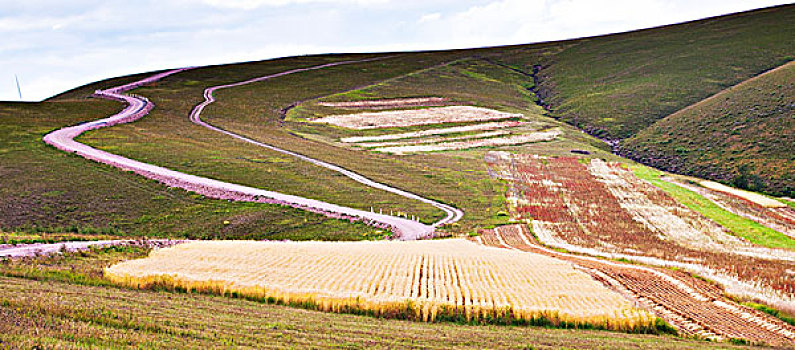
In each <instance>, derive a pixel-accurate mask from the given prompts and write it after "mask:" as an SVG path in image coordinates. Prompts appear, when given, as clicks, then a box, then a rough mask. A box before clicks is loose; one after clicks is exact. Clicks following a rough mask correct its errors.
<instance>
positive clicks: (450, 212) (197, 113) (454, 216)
mask: <svg viewBox="0 0 795 350" xmlns="http://www.w3.org/2000/svg"><path fill="white" fill-rule="evenodd" d="M384 58H388V57H377V58H371V59H365V60H356V61H342V62H334V63H328V64H323V65H319V66H313V67H308V68H299V69H293V70H288V71H284V72H281V73H276V74H271V75H266V76H261V77H257V78H253V79H249V80H245V81H241V82H237V83H232V84H225V85H217V86H212V87H209V88H207V89H205V90H204V101H203V102H202V103H200V104H198V105H197V106H196V107H194V108H193V110H192V111H191V113H190V120H191V121H192V122H193V123H195V124H198V125H201V126H203V127H206V128H208V129H210V130H213V131H217V132H220V133H223V134H226V135H228V136H231V137H234V138H236V139H238V140H241V141H245V142H248V143H251V144H253V145H257V146H259V147H264V148H267V149H269V150H272V151H276V152H279V153H282V154H286V155H289V156H292V157H295V158H298V159H301V160H303V161H307V162H309V163H312V164H314V165H317V166H321V167H324V168H326V169H329V170H332V171H336V172H338V173H340V174H342V175H345V176H347V177H348V178H350V179H352V180H354V181H356V182H359V183H361V184H364V185H367V186H370V187H373V188H377V189H379V190H383V191H387V192H391V193H394V194H397V195H399V196H402V197H406V198H409V199H413V200H417V201H420V202H423V203H427V204H430V205H432V206H434V207H436V208H438V209H441V210H442V211H444V212H445V214H446V216H445V217H444V218H443V219H441V220H439V221H437V222H435V223H434V224H433V225H431V226H432V227H433V228H435V227H438V226H439V225H444V224H451V223H454V222H457V221H458V220H461V218H462V217H463V216H464V212H463V211H461V210H460V209H457V208H454V207H452V206H450V205H447V204H444V203H440V202H437V201H434V200H431V199H428V198H425V197H421V196H419V195H417V194H414V193H411V192H407V191H404V190H401V189H398V188H394V187H391V186H388V185H385V184H382V183H380V182H376V181H373V180H371V179H369V178H367V177H364V176H362V175H360V174H358V173H355V172H353V171H350V170H348V169H345V168H342V167H340V166H337V165H334V164H331V163H327V162H324V161H322V160H318V159H314V158H310V157H307V156H305V155H302V154H299V153H295V152H292V151H288V150H285V149H281V148H278V147H275V146H272V145H269V144H265V143H262V142H259V141H256V140H253V139H250V138H248V137H245V136H242V135H239V134H236V133H233V132H231V131H228V130H224V129H222V128H219V127H217V126H214V125H211V124H209V123H207V122H205V121H203V120H201V113H202V111H204V108H205V107H207V106H209V105H210V104H212V103H213V102H215V97H214V96H213V93H214V92H215V91H217V90H220V89H226V88H231V87H237V86H241V85H246V84H251V83H255V82H260V81H265V80H268V79H272V78H277V77H281V76H285V75H289V74H294V73H300V72H306V71H310V70H317V69H323V68H328V67H333V66H339V65H344V64H353V63H362V62H368V61H375V60H380V59H384ZM416 238H418V237H415V238H411V239H416Z"/></svg>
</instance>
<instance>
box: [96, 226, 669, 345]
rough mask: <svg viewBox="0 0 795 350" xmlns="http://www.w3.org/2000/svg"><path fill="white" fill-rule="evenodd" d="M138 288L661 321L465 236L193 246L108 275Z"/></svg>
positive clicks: (515, 317) (579, 278)
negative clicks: (453, 237)
mask: <svg viewBox="0 0 795 350" xmlns="http://www.w3.org/2000/svg"><path fill="white" fill-rule="evenodd" d="M105 275H106V276H107V277H108V278H109V279H111V280H112V281H114V282H116V283H118V284H122V285H126V286H131V287H136V288H148V287H152V286H164V287H176V288H183V289H185V290H189V291H198V292H210V293H218V294H232V293H234V294H236V295H240V296H246V297H249V298H256V299H261V300H269V301H270V302H280V303H285V304H290V305H303V306H307V307H311V308H316V309H319V310H325V311H335V312H356V313H365V314H371V315H374V316H385V317H403V318H408V319H414V320H423V321H434V320H464V319H466V320H469V321H476V322H478V321H485V322H508V323H518V324H553V325H564V326H576V327H596V328H606V329H615V330H639V329H640V330H642V329H646V328H647V327H649V326H652V325H653V324H654V322H655V321H656V318H655V317H654V316H653V315H651V314H649V313H647V312H645V311H643V310H638V309H636V308H634V307H633V306H632V305H631V304H630V303H629V302H628V301H626V300H625V299H624V298H623V297H622V296H620V295H619V294H618V293H616V292H613V291H611V290H609V289H607V288H606V287H604V286H603V285H602V284H600V283H599V282H597V281H595V280H594V279H592V278H591V277H590V276H589V275H587V274H586V273H584V272H581V271H579V270H575V269H574V268H573V267H572V265H570V264H569V263H567V262H564V261H561V260H557V259H554V258H549V257H546V256H543V255H539V254H534V253H526V252H519V251H510V250H506V249H497V248H491V247H484V246H480V245H477V244H474V243H472V242H469V241H466V240H462V239H451V240H437V241H411V242H251V241H247V242H244V241H204V242H191V243H187V244H182V245H178V246H175V247H172V248H166V249H161V250H157V251H154V252H152V253H151V255H150V256H149V257H148V258H145V259H140V260H131V261H126V262H123V263H120V264H117V265H114V266H112V267H110V268H107V269H106V270H105Z"/></svg>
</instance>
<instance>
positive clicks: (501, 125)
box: [340, 121, 527, 143]
mask: <svg viewBox="0 0 795 350" xmlns="http://www.w3.org/2000/svg"><path fill="white" fill-rule="evenodd" d="M525 124H527V123H526V122H511V121H508V122H491V123H481V124H475V125H464V126H453V127H448V128H438V129H427V130H420V131H412V132H404V133H397V134H382V135H376V136H353V137H344V138H342V139H340V141H342V142H345V143H357V142H382V141H390V140H400V139H413V138H418V137H424V136H433V135H444V134H455V133H463V132H469V131H489V130H495V129H505V128H513V127H517V126H522V125H525Z"/></svg>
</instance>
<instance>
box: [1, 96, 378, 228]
mask: <svg viewBox="0 0 795 350" xmlns="http://www.w3.org/2000/svg"><path fill="white" fill-rule="evenodd" d="M120 108H121V105H120V104H119V103H116V102H110V101H99V100H62V101H60V102H46V103H36V104H34V103H2V104H0V134H1V135H3V137H2V138H0V176H2V179H3V180H2V183H3V186H0V212H2V215H0V230H6V231H15V230H22V231H31V232H37V231H46V232H62V231H72V232H78V231H79V232H84V233H91V234H100V233H105V234H112V235H149V236H187V237H195V238H211V237H251V238H262V237H266V236H268V237H273V238H293V239H306V238H326V239H360V238H361V237H362V234H364V233H366V232H372V230H371V229H369V228H367V227H365V226H363V225H358V224H357V225H351V224H347V223H345V222H341V221H337V220H326V219H325V218H324V217H322V216H319V215H314V214H309V213H306V212H304V211H301V210H296V209H290V208H283V207H278V206H272V205H262V204H246V203H229V202H226V201H216V200H207V199H203V198H200V197H199V196H196V195H193V194H190V193H187V192H185V191H180V190H170V189H168V188H166V187H165V186H162V185H159V184H157V183H154V182H152V181H149V180H146V179H143V178H141V177H139V176H136V175H132V174H129V173H125V172H121V171H118V170H115V169H113V168H111V167H109V166H105V165H101V164H98V163H95V162H91V161H88V160H85V159H83V158H80V157H77V156H74V155H70V154H66V153H64V152H62V151H59V150H56V149H54V148H52V147H50V146H47V145H46V144H44V142H42V141H41V137H42V136H43V135H44V134H46V133H47V132H49V131H51V130H54V129H56V128H59V127H61V126H64V125H71V124H76V123H79V122H83V121H87V120H94V119H99V118H101V117H105V116H107V115H109V114H112V113H114V112H116V111H118V110H119V109H120ZM224 221H229V224H228V225H224Z"/></svg>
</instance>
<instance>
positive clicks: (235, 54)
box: [0, 0, 788, 101]
mask: <svg viewBox="0 0 795 350" xmlns="http://www.w3.org/2000/svg"><path fill="white" fill-rule="evenodd" d="M783 3H788V1H773V0H670V1H663V0H615V1H597V0H496V1H487V0H483V1H477V0H195V1H191V0H134V1H131V0H128V1H102V0H67V1H64V0H47V1H37V0H22V1H20V0H0V38H2V40H0V101H3V100H4V101H18V100H20V98H19V95H18V92H17V86H16V83H15V77H14V75H17V76H18V77H19V83H20V85H21V90H22V100H26V101H38V100H41V99H44V98H47V97H49V96H52V95H54V94H57V93H59V92H62V91H65V90H68V89H70V88H73V87H76V86H79V85H83V84H86V83H90V82H93V81H97V80H101V79H104V78H109V77H114V76H119V75H125V74H130V73H137V72H145V71H150V70H156V69H163V68H174V67H181V66H194V65H206V64H216V63H231V62H241V61H250V60H261V59H267V58H273V57H283V56H292V55H301V54H312V53H328V52H372V51H386V50H418V49H448V48H467V47H478V46H492V45H504V44H520V43H532V42H539V41H549V40H558V39H567V38H574V37H582V36H591V35H598V34H606V33H614V32H621V31H627V30H632V29H640V28H648V27H653V26H658V25H663V24H670V23H677V22H683V21H688V20H694V19H699V18H703V17H709V16H715V15H721V14H726V13H732V12H739V11H744V10H749V9H754V8H761V7H768V6H772V5H778V4H783Z"/></svg>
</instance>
